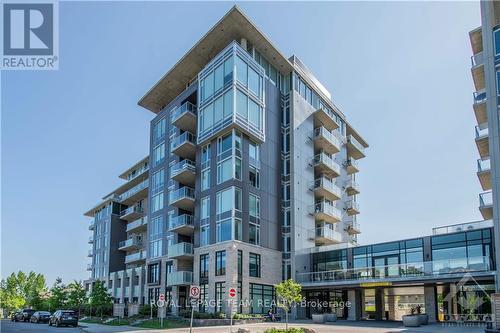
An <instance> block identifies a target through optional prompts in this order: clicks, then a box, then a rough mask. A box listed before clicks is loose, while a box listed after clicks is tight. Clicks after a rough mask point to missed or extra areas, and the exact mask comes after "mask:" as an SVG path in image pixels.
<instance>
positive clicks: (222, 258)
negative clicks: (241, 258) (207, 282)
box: [215, 251, 226, 276]
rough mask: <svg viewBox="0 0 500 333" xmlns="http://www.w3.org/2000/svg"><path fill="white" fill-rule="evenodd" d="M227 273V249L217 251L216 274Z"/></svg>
mask: <svg viewBox="0 0 500 333" xmlns="http://www.w3.org/2000/svg"><path fill="white" fill-rule="evenodd" d="M225 274H226V251H217V252H215V275H216V276H219V275H225Z"/></svg>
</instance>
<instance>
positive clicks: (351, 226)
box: [345, 218, 361, 232]
mask: <svg viewBox="0 0 500 333" xmlns="http://www.w3.org/2000/svg"><path fill="white" fill-rule="evenodd" d="M345 226H346V230H353V231H356V232H359V231H360V230H361V226H360V225H359V223H358V222H357V221H356V220H355V219H353V218H351V219H350V220H348V221H347V223H346V224H345Z"/></svg>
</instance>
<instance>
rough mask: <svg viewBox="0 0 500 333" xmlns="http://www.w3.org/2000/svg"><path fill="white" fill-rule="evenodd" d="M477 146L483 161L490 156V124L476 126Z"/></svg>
mask: <svg viewBox="0 0 500 333" xmlns="http://www.w3.org/2000/svg"><path fill="white" fill-rule="evenodd" d="M476 146H477V150H478V151H479V156H481V158H482V159H485V158H487V157H489V156H490V143H489V132H488V124H481V125H479V126H476Z"/></svg>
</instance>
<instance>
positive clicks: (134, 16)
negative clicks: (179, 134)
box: [1, 2, 481, 284]
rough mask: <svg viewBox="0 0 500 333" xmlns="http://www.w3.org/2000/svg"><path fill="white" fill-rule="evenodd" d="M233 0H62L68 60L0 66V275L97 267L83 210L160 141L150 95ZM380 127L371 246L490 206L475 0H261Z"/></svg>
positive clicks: (284, 33) (370, 124) (366, 234)
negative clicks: (476, 95) (53, 66)
mask: <svg viewBox="0 0 500 333" xmlns="http://www.w3.org/2000/svg"><path fill="white" fill-rule="evenodd" d="M232 5H233V3H232V2H214V3H208V2H205V3H179V2H177V3H169V2H143V3H140V2H119V3H118V2H116V3H97V2H73V3H70V2H61V3H60V5H59V15H60V21H59V49H60V51H59V61H60V63H59V70H57V71H8V72H2V73H1V109H2V112H1V116H2V123H1V149H2V163H1V167H2V172H1V176H2V189H1V199H2V202H1V203H2V210H1V218H2V225H1V249H2V254H1V275H2V277H5V276H7V275H8V274H10V273H11V272H13V271H18V270H23V271H29V270H34V271H36V272H40V273H43V274H45V276H46V278H47V282H48V283H49V284H51V283H52V282H53V281H54V280H55V278H56V277H62V278H63V280H64V281H66V282H70V281H71V280H73V279H86V278H88V277H89V272H87V271H86V265H87V263H89V262H90V258H87V256H86V255H87V251H88V250H89V249H90V245H89V244H87V240H88V237H89V236H90V232H89V230H88V225H89V223H90V219H89V218H87V217H85V216H83V213H84V212H85V211H87V210H88V209H89V208H91V207H93V206H94V205H95V204H97V203H98V201H99V200H100V198H101V197H102V196H104V195H106V194H107V193H109V192H111V191H112V190H113V189H114V188H116V187H117V186H119V185H120V184H121V183H122V181H121V180H120V179H119V178H118V175H119V174H120V173H121V172H122V171H124V170H125V169H127V168H128V167H129V166H131V165H132V164H134V163H135V162H136V161H138V160H140V159H141V158H143V157H144V156H146V155H147V154H148V144H149V122H150V120H151V119H152V118H153V114H152V113H151V112H149V111H147V110H145V109H142V108H141V107H139V106H138V105H137V101H138V100H139V99H140V97H142V96H143V95H144V94H145V93H146V92H147V90H148V89H149V88H150V87H151V86H152V85H153V84H154V83H155V82H156V81H157V80H158V79H159V78H160V77H161V76H162V75H163V74H164V73H165V72H166V71H167V70H168V69H169V68H171V66H173V65H174V64H175V63H176V62H177V61H178V60H179V59H180V57H182V55H183V54H184V53H185V52H186V51H187V50H189V48H190V47H191V46H192V45H194V44H195V43H196V42H197V41H198V40H199V39H200V38H201V37H202V36H203V34H205V32H206V31H208V30H209V29H210V28H211V27H212V26H213V25H214V24H215V23H216V22H217V21H218V20H219V19H220V18H221V17H222V16H223V15H224V14H225V13H226V11H227V10H229V9H230V8H231V6H232ZM239 6H240V8H241V9H242V10H243V11H244V12H245V13H246V14H247V15H248V16H249V17H250V19H251V20H252V21H253V22H254V23H255V24H256V25H257V26H258V27H259V28H260V29H261V31H263V32H264V33H265V34H266V35H267V36H268V37H269V38H270V39H271V41H272V42H273V43H274V44H275V45H276V46H277V47H278V48H279V49H280V50H281V51H282V53H283V54H285V55H287V56H291V55H292V54H295V55H296V56H298V57H299V58H300V59H301V60H302V61H303V62H304V63H305V64H306V65H307V66H308V67H309V68H310V69H311V71H312V72H313V73H315V75H316V76H317V78H318V79H319V80H320V81H321V82H322V83H323V85H324V86H325V87H327V89H328V90H329V91H330V92H331V93H332V98H333V100H334V102H335V103H336V104H337V105H338V106H339V107H340V109H341V110H342V111H343V112H344V113H345V114H346V116H347V118H348V120H349V122H350V123H351V124H352V125H353V126H354V127H355V128H356V129H357V130H358V131H359V133H361V135H362V136H363V137H364V138H365V139H366V140H367V141H368V143H369V144H370V148H369V149H368V150H367V157H366V158H365V159H363V160H361V161H360V168H361V171H360V172H359V173H358V176H357V177H358V178H357V181H358V182H359V183H360V186H361V194H360V195H359V203H360V207H361V214H360V215H359V220H358V221H359V222H360V224H361V229H362V234H361V235H360V237H359V241H360V243H362V244H368V243H374V242H382V241H390V240H397V239H404V238H410V237H417V236H423V235H429V234H430V233H431V232H432V228H433V227H435V226H440V225H446V224H454V223H460V222H468V221H475V220H479V219H481V215H480V214H479V211H478V193H479V192H481V188H480V185H479V181H478V179H477V176H476V159H477V158H478V153H477V150H476V147H475V143H474V125H475V118H474V113H473V110H472V91H473V84H472V78H471V74H470V56H471V52H472V51H471V47H470V42H469V37H468V32H469V31H470V30H472V29H474V28H476V27H478V26H479V25H480V13H479V3H478V2H348V3H346V2H330V3H327V2H321V3H298V2H292V3H287V2H278V3H255V2H244V3H240V4H239Z"/></svg>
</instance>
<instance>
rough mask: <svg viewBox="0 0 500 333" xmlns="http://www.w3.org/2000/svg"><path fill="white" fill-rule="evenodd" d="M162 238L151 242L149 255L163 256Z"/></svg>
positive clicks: (152, 256) (151, 256)
mask: <svg viewBox="0 0 500 333" xmlns="http://www.w3.org/2000/svg"><path fill="white" fill-rule="evenodd" d="M162 244H163V242H162V240H161V239H157V240H154V241H150V242H149V257H150V258H158V257H161V256H162Z"/></svg>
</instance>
